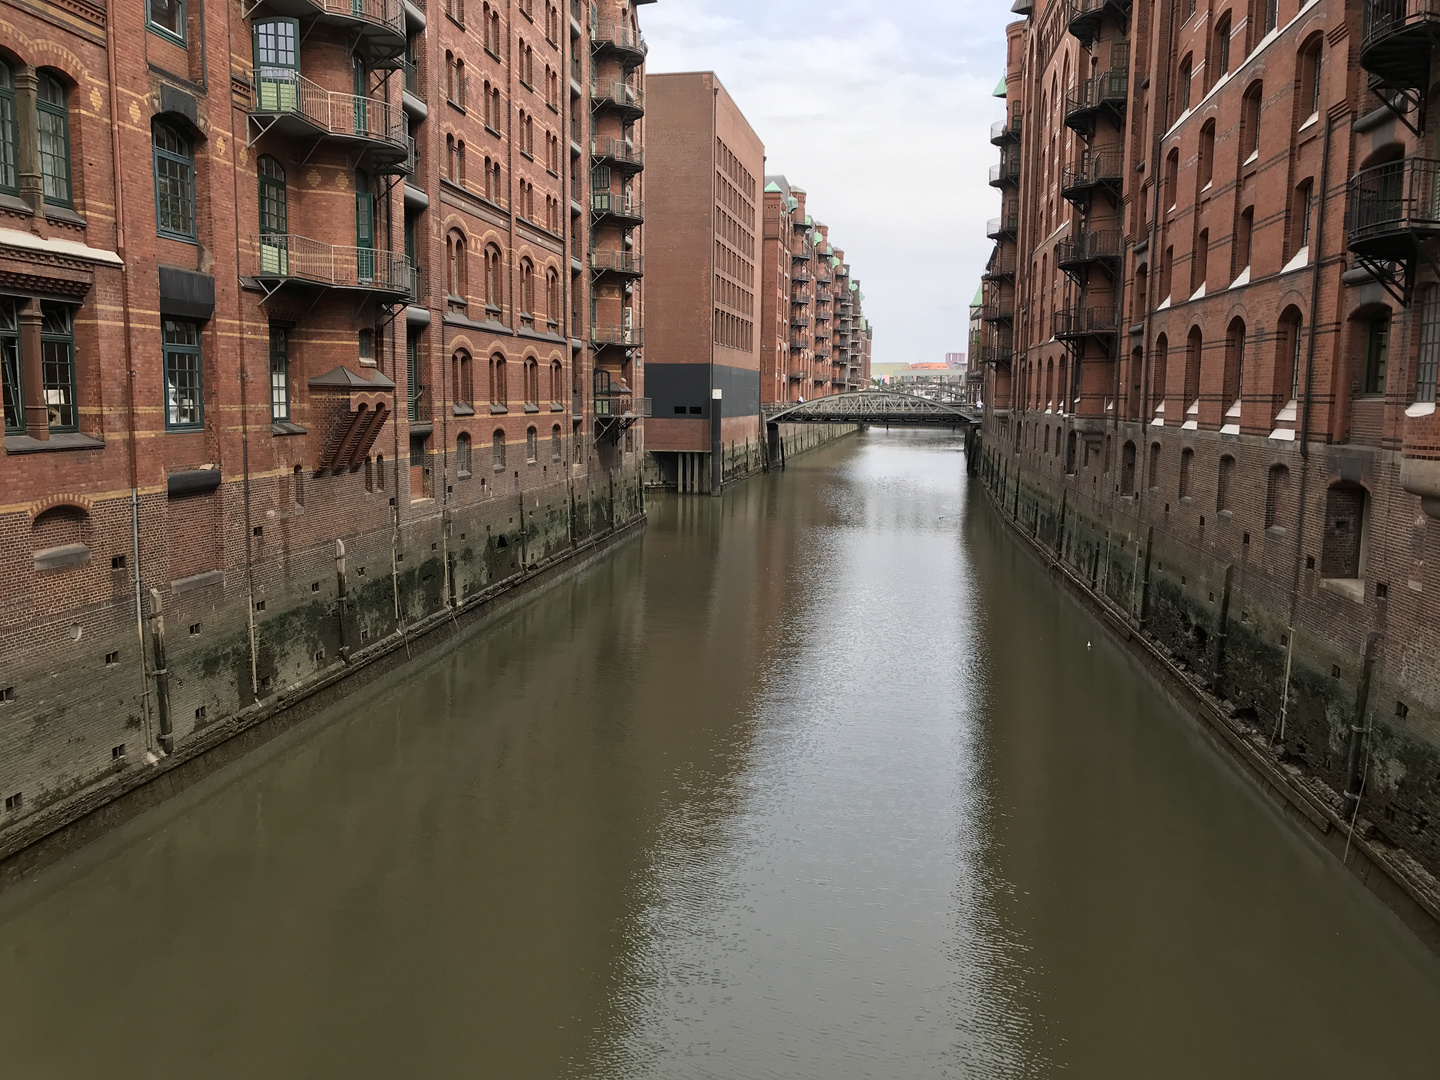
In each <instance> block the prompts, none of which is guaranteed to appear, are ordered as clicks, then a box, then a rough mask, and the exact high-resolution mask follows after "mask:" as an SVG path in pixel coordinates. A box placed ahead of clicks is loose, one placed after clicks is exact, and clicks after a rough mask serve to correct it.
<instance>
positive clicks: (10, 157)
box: [0, 60, 20, 195]
mask: <svg viewBox="0 0 1440 1080" xmlns="http://www.w3.org/2000/svg"><path fill="white" fill-rule="evenodd" d="M19 160H20V134H19V126H18V124H17V123H16V115H15V75H14V73H13V72H12V71H11V70H10V65H9V64H7V63H5V61H4V60H0V191H3V192H5V193H6V194H7V195H16V194H19V191H20V187H19V184H20V177H19V174H18V173H17V171H16V169H17V166H16V162H18V161H19Z"/></svg>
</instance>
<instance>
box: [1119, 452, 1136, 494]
mask: <svg viewBox="0 0 1440 1080" xmlns="http://www.w3.org/2000/svg"><path fill="white" fill-rule="evenodd" d="M1120 494H1121V495H1134V494H1135V444H1134V443H1133V442H1131V441H1130V440H1129V439H1126V440H1125V445H1124V446H1123V447H1121V448H1120Z"/></svg>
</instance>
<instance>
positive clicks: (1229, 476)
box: [1215, 454, 1235, 514]
mask: <svg viewBox="0 0 1440 1080" xmlns="http://www.w3.org/2000/svg"><path fill="white" fill-rule="evenodd" d="M1234 483H1235V459H1234V458H1233V457H1231V456H1230V455H1229V454H1225V455H1223V456H1222V457H1221V458H1220V469H1219V472H1218V473H1217V477H1216V483H1215V512H1216V513H1217V514H1218V513H1221V512H1223V511H1225V510H1229V509H1230V508H1231V499H1232V497H1233V496H1234V491H1233V490H1232V489H1233V487H1234Z"/></svg>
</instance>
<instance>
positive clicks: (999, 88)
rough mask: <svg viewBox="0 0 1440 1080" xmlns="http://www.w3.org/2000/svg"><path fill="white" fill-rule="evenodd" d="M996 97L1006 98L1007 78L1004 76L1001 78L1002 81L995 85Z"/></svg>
mask: <svg viewBox="0 0 1440 1080" xmlns="http://www.w3.org/2000/svg"><path fill="white" fill-rule="evenodd" d="M995 96H996V97H1004V96H1005V76H1004V75H1001V76H1000V81H999V82H998V83H996V84H995Z"/></svg>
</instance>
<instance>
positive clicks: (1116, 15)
mask: <svg viewBox="0 0 1440 1080" xmlns="http://www.w3.org/2000/svg"><path fill="white" fill-rule="evenodd" d="M1069 14H1070V33H1071V35H1072V36H1073V37H1076V38H1078V39H1079V40H1080V44H1082V45H1084V46H1085V47H1086V48H1087V49H1088V48H1089V47H1090V46H1091V45H1093V44H1094V43H1095V40H1096V39H1097V38H1098V37H1099V36H1100V24H1101V23H1103V22H1104V21H1105V19H1106V17H1107V16H1108V17H1109V18H1112V19H1115V20H1116V21H1117V22H1119V23H1120V24H1121V25H1122V26H1128V25H1129V20H1130V3H1129V0H1070V13H1069Z"/></svg>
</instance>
